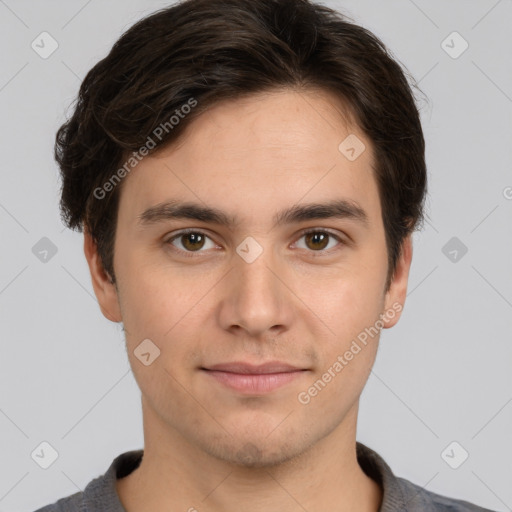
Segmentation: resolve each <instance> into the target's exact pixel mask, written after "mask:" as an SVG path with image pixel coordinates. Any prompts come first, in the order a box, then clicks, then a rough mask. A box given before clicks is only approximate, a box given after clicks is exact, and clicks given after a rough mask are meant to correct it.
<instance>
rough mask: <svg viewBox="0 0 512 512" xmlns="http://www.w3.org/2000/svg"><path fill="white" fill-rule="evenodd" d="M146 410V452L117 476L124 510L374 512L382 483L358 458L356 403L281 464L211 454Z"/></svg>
mask: <svg viewBox="0 0 512 512" xmlns="http://www.w3.org/2000/svg"><path fill="white" fill-rule="evenodd" d="M143 411H144V438H145V446H144V456H143V459H142V461H141V463H140V466H139V467H138V468H137V469H136V470H135V471H133V472H132V473H131V474H130V475H128V476H126V477H125V478H122V479H121V480H118V481H117V491H118V494H119V497H120V499H121V502H122V504H123V506H124V508H125V509H126V511H127V512H135V511H139V510H152V511H155V512H160V511H162V512H163V511H165V512H174V511H175V510H176V511H183V510H187V511H189V510H190V511H191V512H194V510H195V509H196V510H197V511H199V512H200V511H201V510H208V511H211V512H221V511H222V512H235V511H237V512H238V511H239V510H240V508H241V505H243V507H242V508H243V509H244V511H247V512H263V511H267V510H269V509H270V510H280V511H282V512H291V511H296V510H299V509H302V510H308V511H310V512H313V511H316V510H333V509H336V510H337V511H339V512H349V511H354V510H356V511H360V512H378V510H379V508H380V504H381V502H382V489H381V487H380V486H379V485H378V484H377V483H376V482H375V481H374V480H372V479H371V478H369V477H368V476H367V475H366V474H365V473H364V471H363V470H362V469H361V467H360V466H359V464H358V462H357V457H356V438H355V433H356V422H357V403H356V405H355V407H354V408H353V409H352V410H351V411H350V412H349V414H347V416H346V417H345V419H344V421H343V422H342V423H341V424H340V425H338V426H337V428H335V429H334V430H333V431H332V432H331V433H330V434H328V435H327V436H325V437H324V438H323V439H321V440H320V441H319V442H317V443H315V444H314V446H313V447H311V448H310V449H309V450H307V451H305V452H303V453H301V454H300V455H299V456H297V457H295V458H292V459H289V460H287V461H285V462H283V463H280V464H278V465H272V466H265V467H244V466H241V465H236V464H232V463H230V462H229V461H225V460H221V459H219V458H215V457H212V456H211V455H209V454H208V453H206V452H205V451H203V450H201V449H199V448H198V447H197V446H193V445H191V444H190V443H189V442H188V441H187V439H185V438H184V437H183V436H182V435H181V434H180V433H178V432H176V431H175V430H170V427H169V425H167V424H165V422H163V421H162V420H161V418H159V417H158V416H157V415H156V414H154V411H152V410H151V409H150V408H149V407H147V406H145V407H143Z"/></svg>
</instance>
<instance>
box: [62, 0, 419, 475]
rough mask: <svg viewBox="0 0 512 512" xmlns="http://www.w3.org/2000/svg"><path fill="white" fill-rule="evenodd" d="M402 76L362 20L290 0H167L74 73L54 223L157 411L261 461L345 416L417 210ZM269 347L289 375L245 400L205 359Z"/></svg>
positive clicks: (216, 445)
mask: <svg viewBox="0 0 512 512" xmlns="http://www.w3.org/2000/svg"><path fill="white" fill-rule="evenodd" d="M406 76H407V73H406V71H405V70H403V69H402V68H401V67H400V66H399V64H397V62H396V61H395V60H394V59H393V58H392V57H391V55H390V53H389V51H388V50H387V49H386V48H385V46H384V45H383V44H382V43H381V42H380V41H379V40H378V39H377V38H376V37H375V36H374V35H373V34H371V33H370V32H368V31H367V30H365V29H364V28H362V27H360V26H358V25H356V24H354V23H353V22H351V21H349V20H348V19H346V18H345V17H343V16H342V15H341V14H339V13H337V12H335V11H332V10H330V9H328V8H327V7H324V6H320V5H316V4H313V3H310V2H309V1H305V0H188V1H184V2H181V3H179V4H177V5H174V6H172V7H170V8H167V9H164V10H161V11H158V12H156V13H154V14H152V15H151V16H149V17H147V18H145V19H143V20H141V21H139V22H138V23H137V24H135V25H134V26H133V27H131V28H130V29H129V30H128V31H127V32H126V33H125V34H123V35H122V37H121V38H120V39H119V40H118V41H117V42H116V43H115V45H114V46H113V48H112V50H111V52H110V53H109V54H108V56H107V57H106V58H104V59H103V60H102V61H100V62H99V63H98V64H97V65H96V66H94V67H93V68H92V69H91V70H90V71H89V73H88V74H87V76H86V78H85V79H84V81H83V83H82V85H81V88H80V92H79V97H78V101H77V104H76V107H75V110H74V113H73V115H72V117H71V118H70V119H69V121H68V122H66V123H65V124H64V125H63V126H62V127H61V128H60V130H59V132H58V134H57V140H56V149H55V153H56V159H57V161H58V163H59V165H60V169H61V173H62V178H63V187H62V199H61V211H62V217H63V220H64V221H65V223H66V224H67V226H68V227H70V228H72V229H79V230H83V231H84V235H85V237H84V239H85V245H84V247H85V253H86V257H87V260H88V262H89V266H90V269H91V275H92V280H93V286H94V289H95V293H96V296H97V297H98V301H99V303H100V307H101V309H102V311H103V313H104V315H105V316H106V317H107V318H109V319H110V320H112V321H115V322H121V321H122V322H123V325H124V328H125V334H126V342H127V348H128V355H129V358H130V362H131V364H132V368H133V371H134V375H135V377H136V379H137V382H138V383H139V385H140V387H141V391H142V395H143V404H144V405H145V411H146V412H147V414H148V415H149V416H151V415H152V417H153V418H154V421H155V422H156V421H159V422H160V423H161V424H162V425H167V426H169V427H171V428H172V429H173V431H175V432H177V433H178V434H179V435H180V436H182V437H183V438H184V439H186V440H187V441H188V442H190V444H191V445H194V446H199V447H201V448H202V449H203V450H204V451H206V452H207V453H210V454H213V455H215V456H217V457H219V458H223V459H225V460H230V461H234V462H237V463H240V464H245V465H258V464H260V465H263V464H270V463H277V462H279V461H282V460H285V459H287V458H291V457H293V456H295V455H296V454H297V453H298V451H300V450H305V449H306V447H308V446H311V445H313V444H314V443H315V442H316V441H318V440H319V439H321V438H322V437H325V436H326V435H327V434H328V433H329V432H332V431H333V430H334V429H336V428H337V427H338V426H339V425H341V424H342V423H343V420H344V419H345V418H347V417H349V416H350V415H351V414H353V413H354V411H355V410H356V405H357V401H358V398H359V395H360V393H361V391H362V389H363V387H364V384H365V382H366V379H367V377H368V374H369V372H370V369H371V366H372V364H373V361H374V357H375V354H376V349H377V341H378V338H379V334H374V335H372V336H368V335H367V336H366V338H367V339H366V343H363V342H362V341H361V336H360V334H361V333H362V332H364V331H365V329H366V330H368V329H372V327H373V328H374V329H375V326H376V325H377V326H378V327H379V328H378V330H379V331H380V328H381V327H387V328H388V327H392V326H393V325H394V324H395V323H396V322H397V321H398V318H399V317H400V313H401V309H402V307H403V304H404V301H405V294H406V287H407V279H408V271H409V266H410V261H411V257H412V241H411V234H412V233H413V231H414V230H415V229H418V227H419V226H420V225H421V221H422V218H423V217H422V216H423V204H424V199H425V194H426V168H425V159H424V139H423V133H422V129H421V124H420V119H419V113H418V110H417V108H416V105H415V101H414V97H413V94H412V90H411V85H409V82H408V80H407V78H406ZM164 203H168V204H166V205H165V207H164ZM334 210H335V211H336V214H333V211H334ZM177 211H179V213H180V215H179V216H176V212H177ZM171 213H173V214H174V216H171V215H170V214H171ZM189 228H190V231H191V233H189V234H188V235H187V234H186V233H183V230H184V229H189ZM192 228H193V229H192ZM320 228H321V229H320ZM312 229H314V230H316V231H317V233H316V235H315V234H314V233H313V234H311V233H310V234H305V233H304V232H305V231H307V230H312ZM178 235H179V236H178ZM392 310H393V315H391V314H390V313H389V312H390V311H392ZM366 332H369V331H366ZM372 332H373V331H372ZM145 339H149V340H151V344H150V345H144V347H146V348H147V347H150V350H149V351H150V352H151V351H155V350H156V352H152V353H153V354H157V352H158V350H159V351H160V352H159V355H158V357H156V358H154V360H152V362H151V364H148V365H145V364H142V363H141V360H139V358H138V357H137V347H139V346H140V343H141V342H142V341H143V340H145ZM357 339H359V340H360V341H359V343H357V342H356V345H358V346H359V348H360V350H359V351H356V350H357V349H355V348H352V347H354V345H353V342H354V340H357ZM146 343H147V342H146ZM155 347H158V350H157V349H156V348H155ZM347 351H352V354H353V357H351V358H350V360H349V361H348V362H347V364H346V365H345V364H343V368H342V369H341V370H338V368H339V366H336V368H335V363H336V361H338V362H339V363H340V361H339V360H338V359H337V358H338V356H339V355H343V354H345V353H347ZM151 357H153V356H151ZM268 360H280V361H285V362H288V363H289V364H292V365H294V366H298V367H300V368H301V369H303V370H304V372H303V373H302V374H301V375H300V377H298V378H297V379H296V380H295V381H294V382H292V383H290V384H287V385H286V386H284V387H282V388H280V389H277V390H275V391H273V392H271V393H267V394H262V395H261V396H250V397H248V396H242V395H240V394H238V393H236V392H233V391H228V390H227V388H225V387H224V386H223V385H222V384H218V383H217V382H215V383H212V382H210V381H209V380H208V379H211V377H210V375H207V374H206V373H205V371H204V368H208V367H211V366H212V365H214V364H217V363H223V362H229V361H250V362H252V363H254V364H258V363H260V362H265V361H268ZM340 364H341V363H340ZM326 372H328V373H329V374H330V375H331V378H330V379H329V378H328V377H325V379H323V378H322V376H323V375H325V374H326ZM318 380H322V382H324V384H325V386H324V387H325V389H323V387H322V391H321V392H320V391H319V387H321V386H322V385H321V384H318V385H317V387H316V389H317V392H316V393H315V392H314V391H311V392H306V394H304V391H307V390H308V389H309V388H310V386H311V385H312V384H313V383H314V382H318ZM325 380H328V382H325ZM300 392H303V394H302V395H301V396H302V397H303V399H302V401H301V399H300V398H299V399H298V397H299V395H300ZM306 397H309V399H308V398H306ZM312 397H314V399H311V398H312ZM306 402H307V403H306ZM199 403H200V404H208V405H209V407H208V408H207V409H208V410H207V409H205V408H204V407H202V406H199V405H198V404H199ZM288 410H289V411H292V410H293V411H294V414H292V415H291V416H290V419H289V420H287V421H286V422H283V424H282V425H280V427H279V429H278V430H277V431H275V432H274V433H273V435H272V436H270V435H269V433H270V432H273V431H274V429H275V428H276V425H277V424H278V423H279V422H280V421H281V420H282V418H283V417H284V414H283V412H285V411H288ZM326 410H328V411H330V412H329V413H327V414H324V416H323V419H322V421H319V420H318V415H319V414H321V413H320V411H326ZM177 411H181V413H180V414H179V415H177V414H176V413H177ZM156 418H158V420H157V419H156Z"/></svg>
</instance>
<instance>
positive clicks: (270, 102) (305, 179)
mask: <svg viewBox="0 0 512 512" xmlns="http://www.w3.org/2000/svg"><path fill="white" fill-rule="evenodd" d="M347 150H348V152H347ZM354 152H355V156H356V158H353V157H354ZM125 179H126V181H127V182H126V183H124V184H123V189H124V190H123V193H122V194H121V204H120V211H121V210H122V209H123V208H125V207H127V208H128V210H130V211H131V213H132V218H131V220H133V219H134V216H136V215H140V214H141V213H142V212H143V211H145V210H147V209H148V208H150V207H152V206H155V205H156V204H159V203H162V202H165V201H167V200H169V198H172V199H179V200H185V201H186V200H189V201H194V202H195V203H197V202H203V203H204V204H208V205H209V206H213V207H219V208H220V207H222V205H224V206H226V208H222V209H223V210H224V211H226V213H227V214H228V215H232V216H233V215H235V214H238V213H240V212H245V213H246V214H247V216H250V215H253V214H256V213H257V214H258V215H259V217H260V218H261V217H262V216H263V215H264V214H265V213H266V212H268V216H269V219H270V218H271V217H275V213H276V212H277V211H278V210H281V209H282V206H283V203H285V204H290V205H291V204H295V203H299V202H301V201H303V202H307V203H312V202H317V203H318V202H320V201H322V202H324V201H325V200H337V199H339V198H340V197H344V198H346V199H348V200H352V201H354V202H357V203H358V204H361V205H364V204H366V207H364V209H365V210H368V214H369V215H368V216H369V217H371V216H372V209H373V210H375V207H377V209H378V208H379V201H378V190H377V186H376V183H375V180H374V173H373V154H372V146H371V143H370V141H369V140H368V139H367V137H365V135H364V133H363V132H362V131H361V130H360V129H359V128H358V127H357V125H355V124H354V123H353V121H352V119H348V118H347V117H346V109H344V106H343V105H342V104H341V103H340V102H339V101H337V98H335V97H334V96H331V95H329V94H328V93H325V92H323V93H316V92H315V93H313V92H311V91H310V92H307V93H306V92H300V93H297V92H291V91H278V92H273V93H261V94H257V95H253V96H249V97H245V98H243V99H237V100H233V101H224V102H222V103H219V104H216V105H214V106H213V107H211V108H210V109H209V110H207V111H206V112H204V113H203V114H201V115H200V116H199V117H197V118H196V119H195V120H193V121H192V122H191V123H190V124H189V125H188V126H187V128H186V130H185V132H184V134H183V136H182V137H180V139H179V140H178V141H177V142H176V143H174V144H170V145H168V146H166V147H165V148H163V149H160V150H159V151H158V152H157V153H154V154H153V155H150V156H147V157H145V158H144V159H143V160H142V161H141V162H140V163H139V164H138V165H137V167H136V168H135V169H134V170H133V171H132V172H131V173H130V175H129V176H128V177H127V178H125ZM375 201H377V203H375ZM278 204H279V206H280V208H277V205H278ZM373 213H374V214H378V213H379V212H378V211H375V212H373Z"/></svg>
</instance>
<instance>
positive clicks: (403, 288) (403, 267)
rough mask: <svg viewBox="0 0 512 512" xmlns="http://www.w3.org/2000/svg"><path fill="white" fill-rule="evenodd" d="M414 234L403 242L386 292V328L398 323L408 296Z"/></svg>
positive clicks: (383, 315) (384, 313) (384, 315)
mask: <svg viewBox="0 0 512 512" xmlns="http://www.w3.org/2000/svg"><path fill="white" fill-rule="evenodd" d="M412 250H413V249H412V234H410V235H409V236H407V238H405V240H404V241H403V243H402V251H401V253H400V257H399V258H398V262H397V266H396V270H395V274H394V275H393V279H392V281H391V285H390V287H389V290H388V291H387V293H386V298H385V301H384V303H385V308H384V311H383V312H382V321H383V322H384V329H389V328H390V327H393V326H394V325H396V323H397V322H398V320H399V319H400V315H401V314H402V310H403V308H404V304H405V299H406V296H407V285H408V282H409V270H410V268H411V262H412Z"/></svg>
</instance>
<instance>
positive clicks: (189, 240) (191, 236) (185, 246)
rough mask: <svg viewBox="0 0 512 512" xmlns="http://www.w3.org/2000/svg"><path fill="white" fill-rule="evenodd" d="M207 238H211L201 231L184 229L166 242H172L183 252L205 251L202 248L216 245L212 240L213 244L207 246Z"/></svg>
mask: <svg viewBox="0 0 512 512" xmlns="http://www.w3.org/2000/svg"><path fill="white" fill-rule="evenodd" d="M207 240H210V237H209V236H207V235H205V234H204V233H202V232H201V231H182V232H181V233H178V234H177V235H175V236H173V237H172V238H169V240H167V242H166V243H168V244H171V245H172V246H173V247H175V248H176V249H177V250H178V251H182V252H189V253H190V252H204V251H203V250H201V249H204V248H206V249H210V248H213V247H215V244H214V243H213V242H212V241H211V240H210V244H211V246H210V247H207V246H206V243H207ZM205 246H206V247H205Z"/></svg>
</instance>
